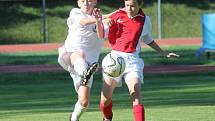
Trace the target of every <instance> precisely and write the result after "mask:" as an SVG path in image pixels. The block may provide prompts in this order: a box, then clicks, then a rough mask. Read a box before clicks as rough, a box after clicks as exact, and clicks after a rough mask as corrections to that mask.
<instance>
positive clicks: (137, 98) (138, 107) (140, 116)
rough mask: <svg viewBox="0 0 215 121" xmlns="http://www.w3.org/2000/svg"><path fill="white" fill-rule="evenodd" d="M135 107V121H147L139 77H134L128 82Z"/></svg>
mask: <svg viewBox="0 0 215 121" xmlns="http://www.w3.org/2000/svg"><path fill="white" fill-rule="evenodd" d="M126 84H127V86H128V89H129V94H130V97H131V103H132V105H133V113H134V121H145V112H144V106H143V104H142V103H141V94H140V93H141V92H140V90H141V82H140V80H139V79H138V78H137V77H133V78H131V79H129V81H126Z"/></svg>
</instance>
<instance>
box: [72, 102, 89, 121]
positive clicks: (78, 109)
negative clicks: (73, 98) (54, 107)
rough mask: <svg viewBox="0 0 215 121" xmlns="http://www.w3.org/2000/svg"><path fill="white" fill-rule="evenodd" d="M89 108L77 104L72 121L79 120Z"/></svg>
mask: <svg viewBox="0 0 215 121" xmlns="http://www.w3.org/2000/svg"><path fill="white" fill-rule="evenodd" d="M86 109H87V107H83V106H82V105H81V104H80V103H79V101H77V102H76V104H75V109H74V111H73V113H72V117H71V121H76V120H79V118H80V117H81V115H82V114H83V113H84V112H85V111H86Z"/></svg>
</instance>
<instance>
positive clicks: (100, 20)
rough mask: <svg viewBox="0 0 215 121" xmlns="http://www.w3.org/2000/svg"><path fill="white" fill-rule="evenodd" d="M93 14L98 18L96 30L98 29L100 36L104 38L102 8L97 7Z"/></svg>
mask: <svg viewBox="0 0 215 121" xmlns="http://www.w3.org/2000/svg"><path fill="white" fill-rule="evenodd" d="M93 15H94V17H95V19H96V31H97V35H98V37H99V38H103V34H104V31H103V24H102V14H101V10H100V9H98V8H95V9H94V10H93Z"/></svg>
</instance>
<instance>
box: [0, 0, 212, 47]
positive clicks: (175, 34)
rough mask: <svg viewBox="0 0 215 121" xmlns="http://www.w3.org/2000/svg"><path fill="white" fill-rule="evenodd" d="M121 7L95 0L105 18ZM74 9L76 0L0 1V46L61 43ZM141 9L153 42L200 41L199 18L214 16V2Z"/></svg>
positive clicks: (187, 0) (113, 0) (171, 2)
mask: <svg viewBox="0 0 215 121" xmlns="http://www.w3.org/2000/svg"><path fill="white" fill-rule="evenodd" d="M158 1H160V3H161V5H160V11H159V10H158V8H159V7H158V3H159V2H158ZM122 3H123V2H122V1H120V0H98V7H99V8H101V9H102V12H103V14H106V13H110V12H112V11H114V10H116V9H118V8H119V7H123V4H122ZM73 7H77V6H76V0H1V1H0V44H23V43H61V42H63V41H64V40H65V38H66V35H67V25H66V19H67V17H68V15H69V12H70V10H71V9H72V8H73ZM142 8H143V10H144V11H145V13H146V14H148V15H149V16H150V17H151V21H152V27H153V32H152V33H153V36H154V38H159V39H160V38H162V39H164V38H199V37H201V36H202V24H201V17H202V15H203V14H206V13H215V0H144V5H143V6H142ZM159 13H160V15H161V17H160V19H158V14H159ZM159 23H160V27H159ZM159 32H160V34H159Z"/></svg>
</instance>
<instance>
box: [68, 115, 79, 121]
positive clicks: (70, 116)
mask: <svg viewBox="0 0 215 121" xmlns="http://www.w3.org/2000/svg"><path fill="white" fill-rule="evenodd" d="M71 118H72V113H71V114H70V115H69V121H74V120H71ZM76 121H79V120H76Z"/></svg>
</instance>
